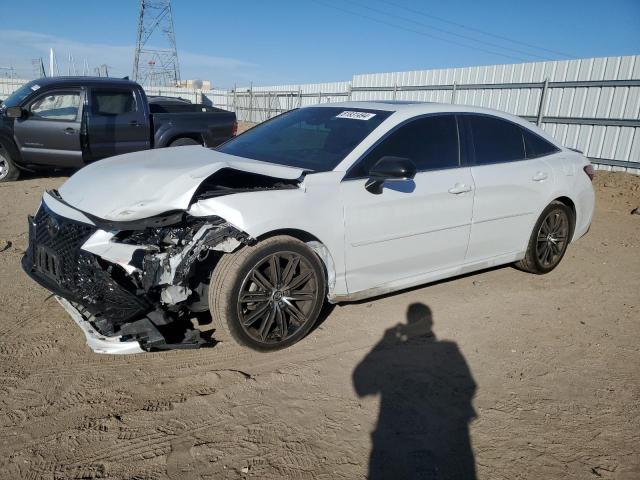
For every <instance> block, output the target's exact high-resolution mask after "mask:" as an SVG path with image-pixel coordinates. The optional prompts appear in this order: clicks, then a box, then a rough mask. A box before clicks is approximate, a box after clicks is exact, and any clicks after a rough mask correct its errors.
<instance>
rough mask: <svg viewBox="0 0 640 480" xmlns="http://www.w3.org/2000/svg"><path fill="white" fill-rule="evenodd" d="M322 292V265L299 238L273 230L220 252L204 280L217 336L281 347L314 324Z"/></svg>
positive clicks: (253, 346)
mask: <svg viewBox="0 0 640 480" xmlns="http://www.w3.org/2000/svg"><path fill="white" fill-rule="evenodd" d="M325 296H326V280H325V273H324V267H323V265H322V262H321V261H320V259H319V258H318V256H317V255H316V254H315V253H314V252H313V250H311V249H310V248H309V247H307V245H305V244H304V243H303V242H301V241H300V240H298V239H296V238H293V237H289V236H284V235H283V236H276V237H271V238H269V239H266V240H264V241H261V242H259V243H257V244H256V245H253V246H248V247H243V248H242V249H240V250H238V251H237V252H234V253H231V254H226V255H223V256H222V258H221V259H220V261H219V262H218V264H217V265H216V267H215V269H214V271H213V273H212V275H211V282H210V285H209V310H210V312H211V316H212V317H213V322H214V325H215V327H216V330H215V333H214V337H215V338H216V339H218V340H221V341H225V340H230V339H231V340H234V341H235V342H236V343H238V344H240V345H243V346H245V347H249V348H251V349H253V350H258V351H272V350H280V349H282V348H286V347H288V346H290V345H293V344H294V343H296V342H297V341H299V340H300V339H302V338H303V337H304V336H305V335H306V334H307V333H308V332H309V330H311V328H312V327H313V325H314V324H315V322H316V320H317V319H318V316H319V314H320V311H321V309H322V305H323V303H324V298H325Z"/></svg>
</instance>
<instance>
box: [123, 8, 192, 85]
mask: <svg viewBox="0 0 640 480" xmlns="http://www.w3.org/2000/svg"><path fill="white" fill-rule="evenodd" d="M133 79H134V80H135V81H136V82H138V83H140V84H142V85H149V86H172V87H173V86H176V85H177V84H178V82H179V81H180V65H179V64H178V50H177V48H176V36H175V33H174V31H173V14H172V12H171V0H140V16H139V17H138V39H137V41H136V52H135V58H134V61H133Z"/></svg>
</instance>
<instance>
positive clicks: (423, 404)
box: [353, 303, 476, 480]
mask: <svg viewBox="0 0 640 480" xmlns="http://www.w3.org/2000/svg"><path fill="white" fill-rule="evenodd" d="M432 326H433V319H432V315H431V309H430V308H429V307H427V306H426V305H424V304H422V303H414V304H412V305H410V306H409V308H408V310H407V323H406V324H398V325H396V326H395V327H393V328H390V329H388V330H387V331H386V332H385V334H384V336H383V337H382V340H380V342H379V343H378V344H377V345H376V346H375V347H374V348H373V350H372V351H371V352H369V353H368V354H367V356H366V357H365V358H364V360H362V362H360V364H359V365H358V366H357V367H356V369H355V370H354V372H353V384H354V387H355V390H356V392H357V393H358V395H359V396H361V397H363V396H366V395H376V394H380V396H381V398H380V415H379V418H378V424H377V426H376V430H375V431H374V432H373V434H372V442H373V445H372V450H371V456H370V459H369V475H368V478H370V479H405V478H411V479H442V480H451V479H465V480H468V479H475V478H476V472H475V462H474V458H473V451H472V449H471V442H470V439H469V428H468V427H469V422H470V421H471V420H472V419H473V418H474V417H475V412H474V409H473V406H472V404H471V401H472V399H473V395H474V393H475V390H476V384H475V382H474V380H473V377H472V376H471V372H470V371H469V367H468V366H467V363H466V361H465V359H464V357H463V356H462V354H461V353H460V350H459V349H458V346H457V345H456V344H455V343H454V342H449V341H440V340H438V339H437V338H436V337H435V335H434V334H433V332H432Z"/></svg>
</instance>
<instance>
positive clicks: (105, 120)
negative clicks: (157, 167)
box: [87, 87, 151, 160]
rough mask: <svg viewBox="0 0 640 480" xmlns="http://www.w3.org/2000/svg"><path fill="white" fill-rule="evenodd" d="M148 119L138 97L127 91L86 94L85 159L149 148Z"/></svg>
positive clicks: (102, 90)
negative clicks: (87, 101)
mask: <svg viewBox="0 0 640 480" xmlns="http://www.w3.org/2000/svg"><path fill="white" fill-rule="evenodd" d="M150 139H151V135H150V133H149V119H148V115H147V110H146V108H145V105H144V99H143V98H141V95H140V94H139V93H138V92H136V91H135V89H132V88H130V87H120V88H118V87H92V88H91V89H90V91H89V111H88V115H87V142H88V145H89V155H88V156H89V159H90V160H99V159H101V158H105V157H111V156H113V155H120V154H122V153H127V152H135V151H137V150H147V149H148V148H150Z"/></svg>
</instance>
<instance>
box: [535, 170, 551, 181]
mask: <svg viewBox="0 0 640 480" xmlns="http://www.w3.org/2000/svg"><path fill="white" fill-rule="evenodd" d="M547 178H549V175H548V174H547V172H538V173H536V174H535V175H534V176H533V177H531V180H533V181H534V182H542V181H543V180H546V179H547Z"/></svg>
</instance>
